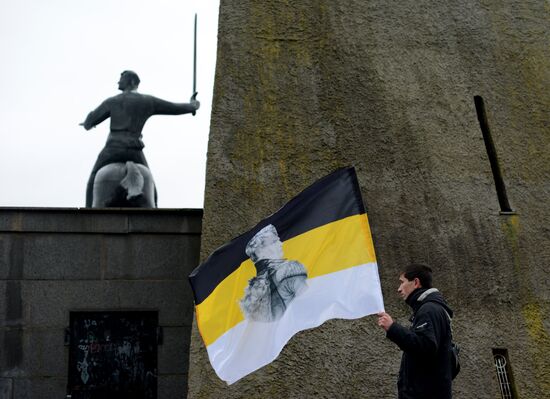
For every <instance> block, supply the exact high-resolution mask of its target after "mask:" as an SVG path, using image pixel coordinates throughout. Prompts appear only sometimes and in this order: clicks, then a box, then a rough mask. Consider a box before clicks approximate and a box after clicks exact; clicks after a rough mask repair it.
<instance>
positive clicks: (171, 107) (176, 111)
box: [154, 97, 201, 115]
mask: <svg viewBox="0 0 550 399" xmlns="http://www.w3.org/2000/svg"><path fill="white" fill-rule="evenodd" d="M154 104H155V114H157V115H181V114H189V113H191V112H196V111H197V110H198V109H199V108H200V106H201V103H200V102H199V101H197V100H195V99H193V98H192V99H191V102H190V103H173V102H170V101H165V100H161V99H160V98H156V97H154Z"/></svg>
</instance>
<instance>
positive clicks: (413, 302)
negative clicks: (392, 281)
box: [405, 288, 439, 312]
mask: <svg viewBox="0 0 550 399" xmlns="http://www.w3.org/2000/svg"><path fill="white" fill-rule="evenodd" d="M434 292H439V290H438V289H437V288H417V289H416V290H414V291H413V292H411V293H410V295H409V296H408V297H407V299H406V300H405V302H407V304H408V305H409V306H410V307H411V308H413V310H414V311H415V312H416V310H417V309H418V308H419V307H420V306H421V305H422V303H423V301H424V300H425V299H426V298H427V297H428V296H429V295H431V294H433V293H434Z"/></svg>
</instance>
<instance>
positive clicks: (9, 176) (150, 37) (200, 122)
mask: <svg viewBox="0 0 550 399" xmlns="http://www.w3.org/2000/svg"><path fill="white" fill-rule="evenodd" d="M218 8H219V1H217V0H216V1H202V2H198V1H189V0H155V1H150V0H149V1H148V0H48V1H44V0H0V54H2V63H0V88H1V90H2V95H1V96H0V113H1V116H0V187H1V188H0V206H33V207H34V206H48V207H82V206H84V197H85V189H86V182H87V179H88V176H89V173H90V171H91V168H92V166H93V164H94V162H95V159H96V157H97V155H98V153H99V152H100V151H101V149H102V147H103V145H104V143H105V140H106V138H107V134H108V132H109V123H108V121H105V122H103V123H102V124H100V125H98V127H97V128H95V129H92V130H90V131H88V132H87V131H85V130H84V129H83V128H82V127H80V126H78V124H79V123H80V122H82V121H83V120H84V119H85V117H86V115H87V114H88V112H89V111H91V110H92V109H94V108H95V107H97V106H98V105H99V104H100V103H101V102H102V101H103V100H104V99H105V98H107V97H110V96H113V95H115V94H117V93H118V91H117V81H118V78H119V75H120V72H122V71H123V70H125V69H132V70H134V71H136V72H137V73H138V74H139V76H140V78H141V84H140V87H139V91H140V92H141V93H146V94H152V95H154V96H156V97H160V98H163V99H165V100H169V101H174V102H188V101H189V97H190V96H191V94H192V54H193V47H192V45H193V36H192V35H193V18H194V14H195V12H196V13H198V67H197V69H198V81H197V90H198V92H199V96H198V99H199V100H200V101H201V109H200V110H199V111H198V113H197V115H196V116H194V117H193V116H191V115H180V116H161V115H159V116H153V117H152V118H151V119H149V121H148V122H147V124H146V125H145V128H144V130H143V136H144V139H143V140H144V142H145V150H144V151H145V156H146V157H147V161H148V162H149V166H150V167H151V170H152V172H153V176H154V178H155V182H156V184H157V188H158V192H159V207H168V208H200V207H202V204H203V191H204V175H205V163H206V148H207V141H208V131H209V124H210V105H211V100H212V87H213V80H214V69H215V62H216V41H217V38H216V36H217V18H218V16H217V14H218Z"/></svg>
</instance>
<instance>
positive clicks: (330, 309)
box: [207, 263, 384, 384]
mask: <svg viewBox="0 0 550 399" xmlns="http://www.w3.org/2000/svg"><path fill="white" fill-rule="evenodd" d="M307 284H308V288H307V289H306V290H305V291H304V292H303V293H301V294H300V295H299V296H297V297H296V298H294V300H293V301H292V302H291V303H290V306H289V307H288V308H287V309H286V311H285V313H284V315H283V317H282V318H281V319H280V320H278V321H276V322H272V323H260V322H251V321H248V320H245V321H243V322H241V323H239V324H237V325H236V326H235V327H233V328H232V329H231V330H229V331H227V332H226V333H225V334H224V335H222V336H221V337H220V338H218V339H217V340H216V341H215V342H213V343H212V344H211V345H209V346H208V347H207V350H208V356H209V358H210V362H211V364H212V366H213V367H214V370H215V371H216V373H217V374H218V376H219V377H220V378H221V379H222V380H224V381H226V382H227V383H228V384H232V383H234V382H236V381H238V380H239V379H241V378H242V377H244V376H245V375H247V374H250V373H251V372H253V371H254V370H257V369H259V368H260V367H262V366H265V365H266V364H268V363H270V362H271V361H273V360H274V359H275V358H276V357H277V356H279V353H280V352H281V350H282V349H283V347H284V346H285V345H286V343H287V342H288V341H289V340H290V338H291V337H292V336H293V335H294V334H296V333H297V332H299V331H302V330H306V329H308V328H313V327H317V326H319V325H321V324H322V323H324V322H325V321H326V320H329V319H357V318H360V317H363V316H367V315H369V314H375V313H378V312H380V311H383V310H384V301H383V299H382V290H381V288H380V279H379V277H378V267H377V264H376V263H367V264H364V265H360V266H355V267H352V268H349V269H345V270H341V271H338V272H335V273H330V274H325V275H323V276H320V277H316V278H313V279H308V280H307ZM319 344H321V345H322V344H323V343H322V342H320V343H319Z"/></svg>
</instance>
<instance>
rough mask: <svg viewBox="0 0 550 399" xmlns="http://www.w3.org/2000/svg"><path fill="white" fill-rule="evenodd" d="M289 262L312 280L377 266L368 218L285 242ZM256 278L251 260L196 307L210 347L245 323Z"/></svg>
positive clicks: (330, 225)
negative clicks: (248, 291)
mask: <svg viewBox="0 0 550 399" xmlns="http://www.w3.org/2000/svg"><path fill="white" fill-rule="evenodd" d="M283 252H284V255H285V258H286V259H289V260H297V261H298V262H300V263H302V264H303V265H304V266H305V268H306V270H307V274H308V279H310V278H314V277H319V276H322V275H325V274H329V273H334V272H337V271H340V270H344V269H348V268H350V267H353V266H358V265H362V264H365V263H372V262H376V258H375V254H374V246H373V243H372V238H371V234H370V228H369V223H368V219H367V215H366V214H362V215H354V216H350V217H347V218H345V219H341V220H337V221H335V222H332V223H328V224H326V225H324V226H321V227H318V228H316V229H313V230H310V231H307V232H305V233H304V234H301V235H299V236H296V237H293V238H291V239H290V240H287V241H285V242H283ZM255 275H256V269H255V268H254V264H253V263H252V261H251V260H250V259H248V260H246V261H245V262H243V263H241V265H240V267H239V268H238V269H236V270H235V271H234V272H233V273H231V274H230V275H229V276H228V277H226V278H225V279H224V280H223V281H222V282H221V283H220V284H219V285H218V286H217V287H216V288H215V289H214V291H212V293H211V294H210V295H209V296H208V298H206V299H205V300H204V301H203V302H201V303H200V304H199V305H197V306H196V314H197V324H198V327H199V330H200V333H201V335H202V338H203V340H204V342H205V344H206V346H208V345H210V344H211V343H213V342H214V341H216V340H217V339H218V338H219V337H220V336H221V335H223V334H224V333H225V332H226V331H228V330H230V329H231V328H233V327H234V326H235V325H237V324H238V323H240V322H241V321H243V320H244V315H243V314H242V312H241V309H240V307H239V301H240V300H241V298H242V297H243V295H244V290H245V288H246V286H247V285H248V280H250V279H251V278H252V277H254V276H255Z"/></svg>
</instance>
